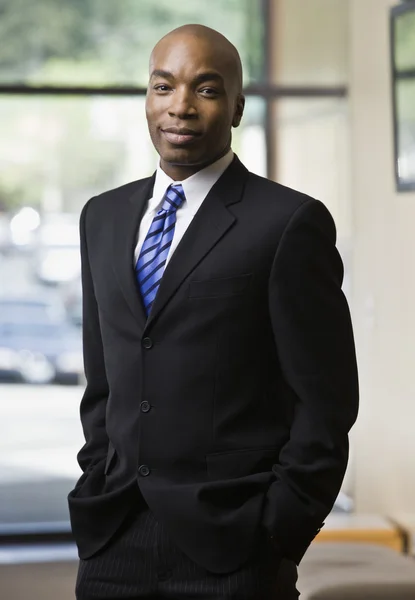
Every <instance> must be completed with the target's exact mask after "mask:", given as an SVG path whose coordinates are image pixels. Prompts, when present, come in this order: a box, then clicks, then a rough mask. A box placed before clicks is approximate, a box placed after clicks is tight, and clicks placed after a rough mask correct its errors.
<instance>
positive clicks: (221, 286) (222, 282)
mask: <svg viewBox="0 0 415 600" xmlns="http://www.w3.org/2000/svg"><path fill="white" fill-rule="evenodd" d="M251 277H252V273H245V274H243V275H238V276H236V277H224V278H221V279H207V280H203V281H191V282H190V283H189V291H188V297H189V298H215V297H217V296H233V295H235V294H242V293H243V292H244V291H245V290H246V289H247V288H248V285H249V282H250V279H251Z"/></svg>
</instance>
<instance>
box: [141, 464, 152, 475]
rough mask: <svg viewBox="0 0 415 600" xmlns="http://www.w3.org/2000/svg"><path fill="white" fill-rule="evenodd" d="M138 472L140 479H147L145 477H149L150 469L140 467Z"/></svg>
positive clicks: (144, 466)
mask: <svg viewBox="0 0 415 600" xmlns="http://www.w3.org/2000/svg"><path fill="white" fill-rule="evenodd" d="M138 472H139V473H140V475H142V477H147V475H150V469H149V468H148V466H147V465H141V466H140V467H138Z"/></svg>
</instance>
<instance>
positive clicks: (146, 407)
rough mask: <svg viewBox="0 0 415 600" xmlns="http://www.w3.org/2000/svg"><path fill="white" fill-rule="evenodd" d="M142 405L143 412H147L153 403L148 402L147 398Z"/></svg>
mask: <svg viewBox="0 0 415 600" xmlns="http://www.w3.org/2000/svg"><path fill="white" fill-rule="evenodd" d="M140 407H141V412H144V413H147V412H148V411H149V410H150V408H151V404H150V402H147V400H144V401H143V402H142V403H141V404H140Z"/></svg>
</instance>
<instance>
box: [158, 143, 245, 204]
mask: <svg viewBox="0 0 415 600" xmlns="http://www.w3.org/2000/svg"><path fill="white" fill-rule="evenodd" d="M233 156H234V154H233V151H232V150H229V152H227V153H226V154H225V156H222V158H219V160H217V161H216V162H214V163H212V164H211V165H209V166H207V167H205V168H204V169H201V170H200V171H198V172H197V173H195V174H194V175H191V176H190V177H188V178H187V179H185V180H184V181H174V180H173V179H171V177H169V176H168V175H166V173H165V172H164V171H163V170H162V169H161V168H160V166H158V168H157V172H156V180H155V182H154V188H153V197H152V198H151V199H150V200H149V205H148V209H149V210H156V209H158V208H159V205H160V204H161V201H162V198H163V196H164V194H165V192H166V190H167V188H168V187H169V185H171V184H172V183H174V184H178V183H180V184H181V185H182V186H183V191H184V194H185V196H186V202H187V205H188V207H189V209H190V211H191V212H192V213H193V214H196V212H197V210H198V209H199V207H200V205H201V203H202V202H203V200H204V199H205V198H206V196H207V195H208V193H209V192H210V190H211V189H212V187H213V186H214V184H215V183H216V182H217V180H218V179H219V177H220V176H221V175H222V174H223V173H224V172H225V171H226V169H227V168H228V167H229V165H230V164H231V162H232V160H233Z"/></svg>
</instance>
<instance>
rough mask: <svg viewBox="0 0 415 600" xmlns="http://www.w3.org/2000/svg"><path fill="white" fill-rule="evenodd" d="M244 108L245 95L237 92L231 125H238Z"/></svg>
mask: <svg viewBox="0 0 415 600" xmlns="http://www.w3.org/2000/svg"><path fill="white" fill-rule="evenodd" d="M244 108H245V96H244V95H243V94H238V97H237V99H236V108H235V114H234V116H233V121H232V127H238V126H239V124H240V122H241V119H242V116H243V114H244Z"/></svg>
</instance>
